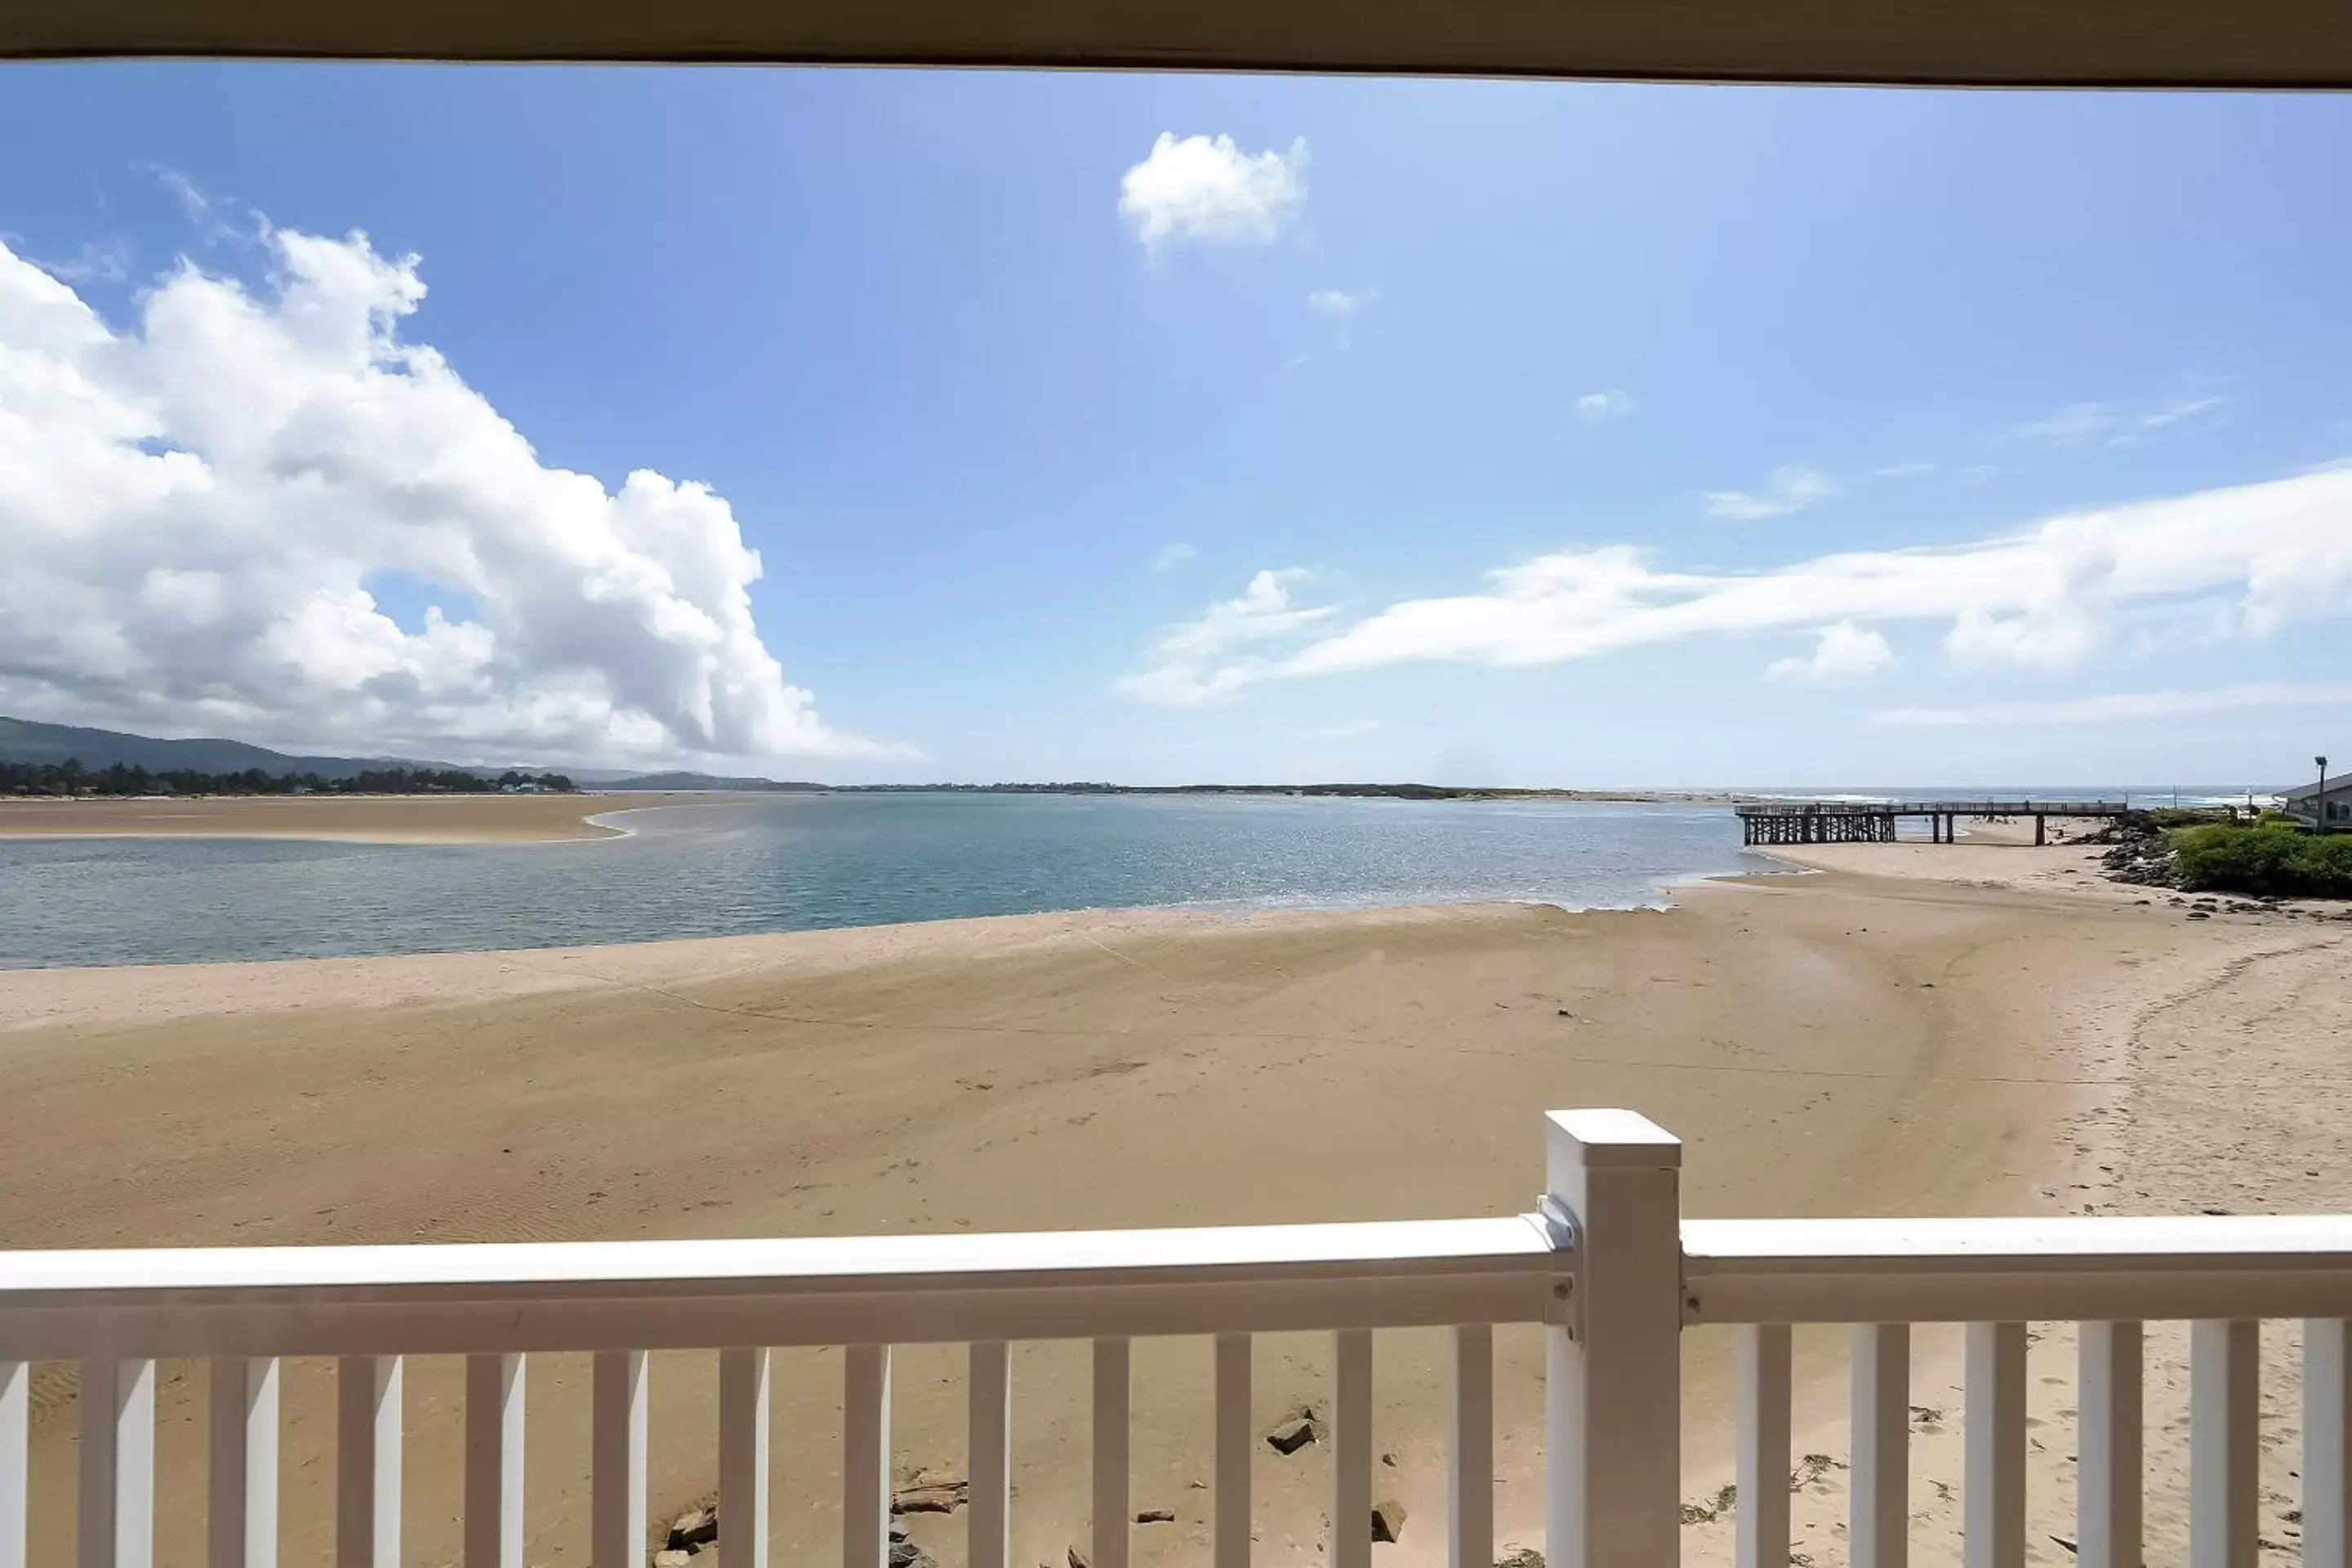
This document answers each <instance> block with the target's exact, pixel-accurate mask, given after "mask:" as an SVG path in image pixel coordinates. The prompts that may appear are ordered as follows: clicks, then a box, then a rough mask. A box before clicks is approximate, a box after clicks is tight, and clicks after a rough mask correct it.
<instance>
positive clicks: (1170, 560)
mask: <svg viewBox="0 0 2352 1568" xmlns="http://www.w3.org/2000/svg"><path fill="white" fill-rule="evenodd" d="M1200 553H1201V552H1199V551H1197V550H1195V549H1193V548H1192V546H1191V545H1189V544H1186V543H1184V542H1182V541H1181V540H1179V541H1178V542H1175V543H1173V544H1163V545H1161V546H1160V553H1159V554H1157V555H1155V556H1153V557H1152V558H1151V569H1152V570H1153V571H1154V572H1165V571H1167V570H1168V568H1170V567H1171V566H1181V565H1182V564H1184V563H1186V562H1187V561H1190V560H1192V558H1193V557H1194V556H1196V555H1198V554H1200Z"/></svg>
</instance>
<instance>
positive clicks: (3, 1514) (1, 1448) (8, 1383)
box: [0, 1361, 33, 1568]
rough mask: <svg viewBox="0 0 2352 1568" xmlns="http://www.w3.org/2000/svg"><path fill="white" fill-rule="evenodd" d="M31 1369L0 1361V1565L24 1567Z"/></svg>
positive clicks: (29, 1522)
mask: <svg viewBox="0 0 2352 1568" xmlns="http://www.w3.org/2000/svg"><path fill="white" fill-rule="evenodd" d="M32 1384H33V1369H32V1368H31V1367H30V1366H28V1365H27V1364H26V1363H23V1362H21V1361H0V1568H25V1552H26V1549H27V1541H28V1537H29V1533H30V1531H31V1527H32V1520H31V1518H30V1516H29V1514H28V1511H27V1504H28V1500H29V1499H30V1496H31V1492H30V1489H29V1486H28V1481H29V1472H30V1467H31V1461H32V1457H33V1448H32V1425H31V1416H32V1403H31V1401H32Z"/></svg>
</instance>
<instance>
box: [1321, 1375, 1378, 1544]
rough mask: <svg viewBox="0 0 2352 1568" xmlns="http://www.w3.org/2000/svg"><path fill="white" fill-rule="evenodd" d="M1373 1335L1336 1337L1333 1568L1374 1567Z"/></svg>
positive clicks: (1332, 1428)
mask: <svg viewBox="0 0 2352 1568" xmlns="http://www.w3.org/2000/svg"><path fill="white" fill-rule="evenodd" d="M1371 1562H1372V1331H1371V1330H1370V1329H1342V1330H1340V1331H1339V1332H1338V1333H1336V1334H1333V1335H1332V1336H1331V1549H1330V1563H1331V1568H1371Z"/></svg>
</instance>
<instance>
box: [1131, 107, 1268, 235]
mask: <svg viewBox="0 0 2352 1568" xmlns="http://www.w3.org/2000/svg"><path fill="white" fill-rule="evenodd" d="M1306 199H1307V143H1306V142H1304V141H1297V142H1292V143H1291V144H1290V148H1289V150H1288V151H1287V152H1277V151H1274V150H1271V149H1269V150H1268V151H1266V152H1264V153H1244V152H1243V151H1242V150H1241V149H1240V148H1239V147H1238V146H1236V145H1234V139H1233V138H1232V137H1230V136H1181V137H1180V136H1178V135H1176V134H1175V133H1174V132H1167V131H1163V132H1160V138H1159V140H1158V141H1156V142H1153V143H1152V144H1151V152H1150V155H1148V156H1147V157H1146V158H1145V159H1144V160H1143V162H1141V163H1138V164H1136V165H1134V166H1133V167H1132V168H1130V169H1129V170H1128V171H1127V173H1126V174H1125V175H1124V176H1122V177H1121V178H1120V180H1119V184H1118V210H1119V213H1120V214H1121V216H1124V217H1126V219H1127V220H1128V221H1129V223H1130V224H1132V225H1134V226H1135V235H1136V237H1137V238H1138V239H1140V240H1141V241H1143V243H1144V246H1145V247H1146V248H1147V249H1156V248H1158V247H1160V246H1161V245H1164V244H1167V243H1168V242H1170V241H1171V240H1181V239H1190V240H1197V241H1199V242H1201V243H1203V244H1208V245H1249V244H1264V243H1265V241H1267V240H1270V239H1272V238H1274V237H1276V235H1278V234H1280V233H1281V232H1282V229H1283V226H1285V225H1286V224H1287V223H1288V222H1289V221H1290V219H1291V218H1292V216H1295V215H1296V214H1297V210H1298V208H1299V205H1300V204H1301V203H1303V202H1305V201H1306Z"/></svg>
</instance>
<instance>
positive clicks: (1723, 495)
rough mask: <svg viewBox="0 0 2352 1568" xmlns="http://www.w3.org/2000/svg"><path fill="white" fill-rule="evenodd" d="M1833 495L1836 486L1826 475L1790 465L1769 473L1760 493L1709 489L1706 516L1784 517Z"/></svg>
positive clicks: (1739, 519) (1752, 519) (1746, 519)
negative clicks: (1766, 482)
mask: <svg viewBox="0 0 2352 1568" xmlns="http://www.w3.org/2000/svg"><path fill="white" fill-rule="evenodd" d="M1835 494H1837V486H1836V485H1835V484H1833V483H1832V482H1831V480H1830V478H1829V476H1828V475H1827V474H1823V473H1820V472H1818V471H1816V470H1814V469H1812V468H1806V467H1805V466H1804V465H1803V464H1801V463H1790V464H1788V465H1787V466H1785V467H1782V468H1775V469H1773V470H1772V477H1771V479H1770V482H1769V483H1768V484H1767V485H1766V486H1765V487H1764V489H1762V490H1760V491H1749V490H1709V491H1708V492H1707V496H1706V515H1707V516H1709V517H1719V518H1725V519H1727V520H1728V521H1733V522H1758V521H1762V520H1763V519H1765V518H1768V517H1787V516H1789V515H1790V513H1791V512H1799V511H1802V510H1805V508H1807V507H1809V506H1811V505H1812V504H1813V503H1814V502H1815V501H1817V500H1827V499H1828V498H1830V497H1831V496H1833V495H1835Z"/></svg>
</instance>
